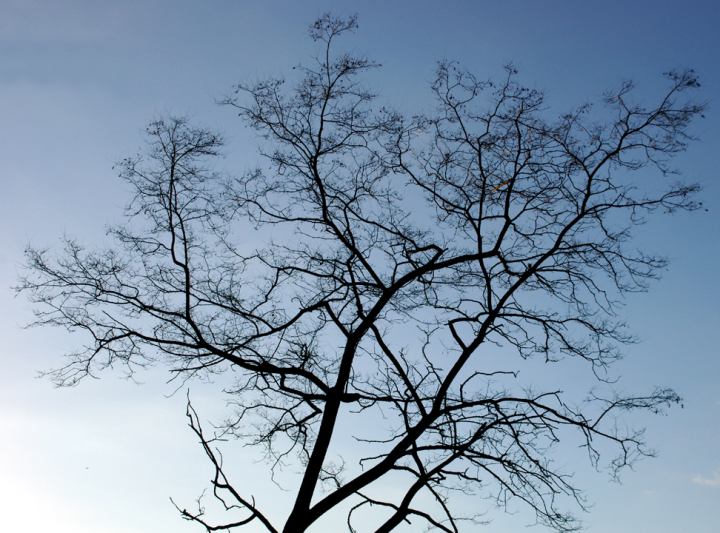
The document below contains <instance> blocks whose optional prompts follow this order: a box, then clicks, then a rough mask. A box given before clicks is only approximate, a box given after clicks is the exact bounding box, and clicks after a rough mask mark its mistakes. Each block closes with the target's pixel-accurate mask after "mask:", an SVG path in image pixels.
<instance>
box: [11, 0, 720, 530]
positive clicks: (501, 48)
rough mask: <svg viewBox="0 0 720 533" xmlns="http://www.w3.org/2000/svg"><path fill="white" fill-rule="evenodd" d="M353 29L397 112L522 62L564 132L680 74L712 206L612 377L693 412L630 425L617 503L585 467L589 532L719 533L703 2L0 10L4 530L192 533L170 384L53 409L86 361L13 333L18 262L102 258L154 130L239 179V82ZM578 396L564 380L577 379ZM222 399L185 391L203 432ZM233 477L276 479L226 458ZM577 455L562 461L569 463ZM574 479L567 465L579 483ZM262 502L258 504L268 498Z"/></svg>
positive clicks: (42, 334)
mask: <svg viewBox="0 0 720 533" xmlns="http://www.w3.org/2000/svg"><path fill="white" fill-rule="evenodd" d="M329 9H332V10H334V11H335V12H337V13H354V12H358V13H359V15H360V30H359V31H358V32H357V34H356V35H355V36H353V37H352V38H348V39H347V41H346V42H344V43H343V46H346V47H350V48H354V49H357V50H359V51H362V52H366V53H367V54H368V55H369V56H371V57H372V58H374V59H376V60H377V61H378V62H380V63H382V64H383V68H382V69H381V70H380V71H378V72H377V73H375V74H374V75H373V79H372V82H373V84H375V85H376V86H377V87H378V88H379V89H380V91H381V93H382V95H383V96H384V97H386V98H387V99H388V100H389V101H390V102H391V103H392V104H393V105H394V106H396V107H397V108H399V109H400V110H403V111H407V112H413V111H417V110H420V109H422V108H424V107H426V106H427V104H428V103H429V102H430V99H429V92H428V90H427V88H428V82H429V80H430V79H431V78H432V73H433V69H434V65H435V62H436V61H437V60H440V59H444V58H449V59H456V60H458V61H460V62H461V63H462V64H464V65H465V66H466V67H468V68H469V69H470V70H472V71H474V72H475V73H477V74H478V75H479V76H480V77H485V76H492V75H494V74H497V73H498V72H499V71H500V70H501V67H502V65H503V64H504V63H506V62H509V61H512V62H514V63H515V64H516V65H517V66H518V67H519V68H520V70H521V79H522V81H523V82H524V83H525V84H527V85H530V86H533V87H536V88H539V89H543V90H546V91H547V93H548V95H549V102H550V104H551V105H552V106H553V108H555V109H557V110H558V111H562V110H565V109H568V108H571V107H572V106H574V105H577V104H580V103H583V102H585V101H587V100H594V99H596V98H598V97H599V96H600V94H601V93H602V91H603V90H604V89H605V88H607V87H609V86H612V85H615V84H617V83H618V81H619V80H621V79H624V78H629V77H632V78H634V79H635V80H636V81H637V83H638V85H639V87H640V90H641V92H642V93H643V94H646V95H648V98H650V97H652V95H654V94H657V91H658V89H659V88H662V78H661V76H660V75H661V73H662V72H664V71H667V70H669V69H672V68H675V67H677V66H690V67H692V68H695V69H696V71H697V72H698V73H699V75H700V79H701V82H702V83H703V89H702V91H701V98H703V99H705V100H708V101H709V102H710V107H711V109H710V111H709V112H708V113H707V114H706V115H707V119H706V120H705V121H703V122H700V123H698V125H697V129H696V132H697V133H698V134H699V135H700V137H701V141H700V142H699V143H696V144H693V145H692V146H691V147H690V149H689V151H688V152H687V153H685V154H681V155H680V157H678V158H677V160H676V165H677V166H678V167H680V168H681V169H682V170H683V172H684V175H685V177H686V178H688V179H689V180H697V181H699V182H700V183H702V184H703V186H704V191H703V192H702V193H701V194H702V200H703V201H704V203H705V204H706V206H707V207H708V211H707V212H705V211H702V212H698V213H694V214H691V215H687V214H679V215H675V216H670V217H659V218H658V219H655V220H653V221H651V222H650V223H648V224H646V225H645V226H643V227H641V228H640V230H639V232H638V236H637V241H636V242H637V244H638V246H642V247H643V248H644V249H648V250H653V251H656V252H659V253H663V254H666V255H668V256H670V257H671V258H672V260H673V262H672V264H671V266H670V269H669V271H668V272H667V273H666V274H665V276H664V279H663V280H662V281H661V282H659V283H657V284H655V285H653V286H652V288H651V290H650V292H649V293H648V294H641V295H635V296H633V297H632V298H629V299H628V300H627V302H626V304H627V305H626V307H625V309H624V315H625V316H626V318H627V319H628V322H629V323H630V325H631V327H632V330H633V331H634V332H635V333H637V334H638V335H639V336H640V337H641V338H642V339H643V340H644V341H643V342H642V343H641V344H639V345H636V346H632V347H630V348H628V350H627V358H626V359H625V360H624V361H622V362H621V363H620V364H618V366H617V367H616V373H617V374H618V375H621V376H622V378H623V383H625V385H626V386H627V387H628V388H648V387H651V386H653V385H662V386H672V387H674V388H676V390H678V392H679V393H680V394H681V395H682V396H683V397H684V398H685V403H684V409H672V410H670V411H669V413H668V416H667V417H640V418H637V425H640V426H642V425H647V427H648V431H647V439H648V441H649V442H650V444H651V445H653V446H654V447H655V448H657V449H658V451H659V454H660V455H659V457H658V458H657V459H652V460H646V461H643V462H642V463H640V464H639V465H638V467H637V469H636V470H637V471H636V472H634V473H632V472H628V473H627V474H626V475H625V476H624V478H623V482H624V483H623V484H622V485H617V484H613V483H610V482H609V481H608V479H607V476H605V475H603V474H594V473H593V472H590V469H589V468H588V467H587V465H584V464H578V466H577V470H578V484H579V485H580V486H582V487H583V488H586V489H587V495H588V498H589V500H590V501H592V502H594V503H595V506H594V507H593V508H592V509H591V510H590V512H589V513H587V514H585V515H584V517H583V518H584V519H585V521H586V523H587V525H588V526H590V531H592V532H594V533H611V532H613V533H614V532H622V531H632V532H634V533H650V532H653V533H676V532H680V531H692V532H694V533H710V532H714V531H717V528H718V523H720V444H718V443H720V353H719V352H720V327H718V321H719V320H718V319H719V318H720V311H718V306H717V302H718V301H720V282H719V281H718V278H717V274H716V272H717V265H718V264H720V246H719V244H720V241H719V240H718V235H720V187H719V185H718V176H717V165H716V164H715V163H716V155H717V154H718V153H720V152H719V148H720V126H719V125H720V115H718V111H717V109H716V108H717V107H718V103H717V102H718V94H720V93H719V91H720V57H719V55H720V37H719V36H718V31H717V27H718V23H720V4H715V3H713V2H707V1H704V2H703V1H686V2H682V3H681V2H676V1H635V2H632V1H630V2H629V1H625V2H620V1H615V0H613V1H606V2H570V1H545V2H531V1H525V2H520V1H505V2H494V1H483V0H475V1H447V2H442V3H441V2H429V1H396V2H374V1H355V2H351V1H347V2H339V1H335V2H333V1H326V2H317V1H314V0H313V1H305V2H291V1H272V0H268V1H264V2H258V1H255V2H249V1H248V2H246V1H240V0H238V1H234V2H231V1H215V2H190V1H173V2H171V1H156V0H147V1H143V2H140V1H122V2H120V1H107V2H90V1H85V2H82V1H63V0H58V1H49V0H45V1H34V0H23V1H15V0H4V1H3V3H2V5H0V125H2V126H1V127H0V185H1V187H2V188H1V189H0V191H1V192H0V298H1V300H0V335H1V337H0V338H2V339H3V342H2V343H0V358H1V360H2V367H1V368H2V369H3V372H1V373H0V514H2V516H3V527H4V528H6V529H7V530H8V531H23V532H30V533H32V532H35V531H45V530H53V531H58V532H68V533H69V532H73V533H84V532H90V531H93V532H113V533H115V532H117V533H120V532H128V533H129V532H133V533H135V532H145V531H147V532H150V531H152V532H160V533H162V532H170V531H173V532H176V531H188V532H189V531H198V529H197V528H195V527H193V526H191V525H189V524H186V523H184V522H182V521H181V520H180V519H179V517H178V516H177V513H176V511H175V510H174V509H173V508H172V506H171V505H170V502H169V500H168V497H169V496H173V497H174V498H176V499H177V500H179V501H185V502H187V503H188V505H189V504H190V502H191V501H192V499H193V498H194V497H196V496H197V494H198V493H199V492H200V490H202V487H204V486H205V484H206V482H207V480H208V479H209V477H210V475H211V472H210V470H209V468H208V465H207V464H206V462H205V460H204V458H203V455H202V450H201V449H200V448H199V447H198V446H197V445H196V443H195V440H194V438H193V436H192V434H191V432H190V431H189V430H188V429H187V428H186V427H185V419H184V402H185V398H184V393H183V392H182V391H181V392H179V393H178V394H176V395H175V396H172V397H170V398H167V397H166V396H168V395H170V394H171V393H172V392H173V391H174V390H175V388H176V387H175V386H173V384H170V385H166V384H165V380H166V379H167V375H166V374H164V373H163V371H162V369H157V370H153V371H151V372H149V373H147V374H144V375H141V376H140V377H139V379H140V380H141V381H144V382H145V383H144V384H143V385H140V386H139V385H136V384H134V383H131V382H127V381H125V380H122V379H120V375H119V374H118V373H113V372H112V371H109V372H107V373H106V374H105V375H103V376H102V379H101V380H89V381H88V382H86V383H83V384H81V385H80V386H78V387H76V388H73V389H64V390H56V389H53V388H52V385H51V384H50V383H49V381H47V380H42V379H36V378H35V375H36V371H37V370H43V369H46V368H48V367H50V366H53V365H55V364H57V363H58V361H59V360H60V356H61V354H62V353H63V352H64V351H67V350H68V349H71V348H72V346H73V345H75V344H79V343H80V340H79V339H75V338H74V337H72V336H69V335H67V334H65V333H64V332H60V331H46V330H23V329H21V328H20V327H19V326H20V325H21V324H23V323H26V322H27V321H28V320H29V318H30V313H29V305H28V304H27V303H26V302H25V300H24V298H23V297H22V296H21V297H19V298H14V293H13V292H12V291H11V290H10V289H9V288H8V287H9V286H10V285H12V284H13V283H14V280H15V278H16V273H17V269H18V265H19V263H20V262H21V261H22V251H23V249H24V246H25V245H26V243H27V242H28V241H30V242H32V243H33V244H36V245H46V244H47V245H56V244H57V243H58V237H60V236H61V235H62V234H63V233H64V232H66V233H68V234H73V235H77V236H79V237H81V238H82V240H83V241H84V242H86V243H89V244H92V243H102V242H103V241H104V239H105V236H104V230H103V227H104V224H106V223H108V222H113V221H115V220H118V219H119V217H120V215H121V209H122V205H123V204H124V202H125V199H126V198H127V196H126V192H125V191H124V189H123V186H122V184H121V183H120V182H119V180H118V179H117V177H116V174H115V172H114V171H113V169H112V165H113V162H114V161H115V160H117V159H119V158H121V157H123V156H124V155H127V154H132V153H135V152H136V151H137V150H138V148H139V147H140V145H141V138H140V131H141V130H142V129H143V128H144V126H145V125H146V124H147V122H148V121H149V120H150V119H151V118H152V116H153V115H154V114H155V113H158V112H164V111H175V112H186V113H190V114H192V115H193V116H194V117H195V118H196V119H197V120H198V121H201V122H203V123H206V124H210V125H216V126H219V127H221V128H222V129H223V130H225V131H226V133H227V134H228V135H229V136H230V137H231V139H232V142H231V144H230V151H231V152H230V154H229V156H228V158H227V160H226V161H225V163H226V164H227V166H228V168H229V169H231V170H236V171H240V170H242V169H243V168H245V167H246V166H252V165H253V164H254V162H255V161H257V159H256V155H255V151H254V149H253V148H254V145H253V142H252V137H251V136H250V135H249V132H248V131H247V130H246V129H244V128H243V127H242V124H241V123H240V122H239V119H237V117H235V116H234V115H233V113H232V112H230V110H229V109H227V108H220V107H218V106H216V105H215V103H214V101H215V99H216V98H218V97H221V96H222V95H223V94H224V93H225V92H227V91H228V90H229V89H230V87H231V86H232V85H233V84H235V83H237V82H238V81H240V80H242V79H247V78H253V77H254V76H256V75H263V74H267V73H272V74H279V73H282V72H284V71H287V70H288V69H290V68H291V67H292V66H294V65H295V64H297V63H298V61H302V60H305V61H307V59H308V58H309V56H310V55H311V54H312V52H313V50H314V46H313V44H312V42H310V41H309V39H307V38H306V37H305V35H306V27H307V24H308V23H310V22H312V21H313V20H314V18H315V17H316V16H317V15H319V14H320V13H322V12H323V11H325V10H329ZM569 379H572V377H571V376H570V378H569ZM217 389H218V387H217V384H202V383H198V384H194V385H192V393H193V397H194V398H196V401H197V402H198V404H199V405H200V406H201V409H202V411H201V412H202V414H203V415H206V416H207V417H209V418H212V417H213V416H217V417H221V416H222V413H223V412H224V409H225V408H224V406H223V404H222V402H221V398H218V397H217V394H216V391H217ZM234 450H235V451H234V452H233V453H234V456H233V458H232V460H230V459H228V461H229V462H233V463H234V464H236V465H237V466H236V467H235V468H236V471H237V473H238V476H240V477H242V478H244V479H248V480H251V479H252V480H255V479H262V477H263V472H264V467H263V465H262V464H259V465H258V464H255V463H254V462H253V460H254V459H255V458H254V457H253V456H252V454H251V453H250V452H248V451H247V450H243V449H242V448H234ZM574 457H575V456H574V455H573V454H572V453H569V454H568V461H569V462H570V461H571V460H572V461H574ZM570 466H572V467H574V466H575V463H574V462H571V464H570ZM256 493H257V494H259V495H260V497H262V496H263V495H266V494H267V496H266V497H267V498H269V497H271V496H270V495H269V493H265V492H263V489H262V488H261V487H260V486H259V485H258V488H257V491H256ZM489 517H494V518H495V522H494V523H493V524H492V525H490V526H488V527H486V528H484V530H486V531H490V532H494V531H503V532H509V533H514V532H515V531H518V532H519V531H526V529H525V527H524V526H525V524H526V523H527V522H528V520H527V516H525V515H523V514H522V513H519V514H518V515H516V516H510V517H508V516H503V515H502V514H501V513H500V512H495V511H493V512H491V515H489Z"/></svg>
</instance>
